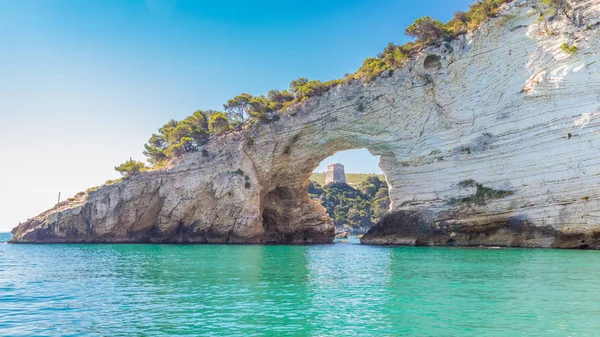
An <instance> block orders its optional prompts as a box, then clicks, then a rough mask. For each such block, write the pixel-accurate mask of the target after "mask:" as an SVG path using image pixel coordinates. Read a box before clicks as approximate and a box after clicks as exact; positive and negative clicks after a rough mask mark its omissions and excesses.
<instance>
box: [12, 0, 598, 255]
mask: <svg viewBox="0 0 600 337" xmlns="http://www.w3.org/2000/svg"><path fill="white" fill-rule="evenodd" d="M538 7H539V2H538V1H523V0H517V1H514V2H513V3H511V4H509V5H506V6H505V7H504V9H503V11H502V14H501V15H500V16H499V17H498V18H496V19H493V20H492V21H490V22H489V23H487V24H485V25H483V26H482V27H481V28H480V29H479V31H478V32H476V33H473V34H469V35H466V36H462V37H460V38H458V39H456V40H454V41H452V42H451V43H443V44H442V45H441V46H439V47H435V48H429V49H427V50H426V51H424V52H422V53H421V54H420V55H419V56H418V57H416V58H415V59H414V60H413V61H411V62H410V64H409V65H408V66H406V67H404V68H402V69H399V70H396V71H394V72H387V73H384V74H382V75H381V76H379V77H378V78H377V79H376V80H375V81H373V82H371V83H362V82H360V81H354V82H350V83H347V84H344V85H340V86H337V87H335V88H333V89H332V90H330V91H329V92H327V93H325V94H323V95H321V96H319V97H315V98H312V99H309V100H307V101H305V102H303V103H301V104H299V105H297V106H295V107H293V108H292V109H291V111H289V112H283V113H280V114H279V115H278V116H277V120H276V121H274V122H271V123H259V124H256V125H253V126H245V127H244V128H243V129H242V130H237V131H234V132H229V133H226V134H222V135H219V136H214V137H213V138H212V139H211V141H210V142H209V143H208V144H207V145H206V146H205V147H204V148H203V150H202V151H199V152H197V153H192V154H187V155H184V156H182V157H180V158H178V159H176V160H175V161H173V162H171V163H170V165H169V167H167V168H165V169H163V170H159V171H153V172H146V173H142V174H138V175H136V176H133V177H131V178H129V179H126V180H124V181H122V182H120V183H117V184H113V185H110V186H105V187H102V188H100V189H98V190H96V191H93V192H89V193H86V194H81V195H78V196H77V198H75V199H73V200H71V201H68V202H65V203H62V204H59V205H57V207H55V208H53V209H51V210H49V211H46V212H45V213H42V214H41V215H39V216H37V217H35V218H32V219H30V220H28V221H27V222H25V223H22V224H20V225H19V226H17V227H16V228H15V229H14V230H13V234H14V237H13V239H12V242H18V243H27V242H169V243H328V242H332V240H333V237H334V227H333V224H332V222H331V220H330V219H329V218H328V216H327V215H326V213H325V211H324V209H323V208H322V207H321V206H320V205H318V204H316V203H315V202H313V201H311V200H310V199H309V198H308V195H307V184H308V178H309V176H310V174H311V172H312V171H313V170H314V169H315V168H316V167H317V166H318V165H319V163H320V162H321V161H322V160H323V159H325V158H327V157H329V156H331V155H333V154H335V153H336V152H338V151H342V150H348V149H355V148H367V149H368V150H369V151H370V152H371V153H372V154H374V155H377V156H380V158H381V159H380V167H381V168H382V170H383V171H384V172H385V175H386V179H387V181H388V184H389V186H390V188H391V189H390V198H391V201H392V204H391V206H390V212H389V213H388V215H386V217H385V218H384V219H383V221H382V222H381V223H380V224H378V225H376V226H375V227H373V228H372V229H371V230H370V231H369V232H368V233H367V234H366V235H365V236H364V237H363V238H362V242H363V243H367V244H403V245H494V246H522V247H561V248H600V190H599V189H598V186H599V185H600V135H599V134H598V132H600V57H599V53H600V3H599V2H598V1H596V0H580V1H578V2H577V4H576V6H575V9H574V10H575V12H574V13H573V16H572V17H571V18H566V17H564V16H563V17H557V18H553V19H552V18H551V19H548V20H539V17H540V10H539V9H538ZM565 43H566V44H567V45H569V46H577V48H578V51H577V52H575V53H573V54H570V53H568V52H566V51H564V50H563V49H564V48H561V45H563V44H565Z"/></svg>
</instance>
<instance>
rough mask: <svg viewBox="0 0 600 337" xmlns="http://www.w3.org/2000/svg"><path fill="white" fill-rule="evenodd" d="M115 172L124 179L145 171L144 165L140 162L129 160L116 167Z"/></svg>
mask: <svg viewBox="0 0 600 337" xmlns="http://www.w3.org/2000/svg"><path fill="white" fill-rule="evenodd" d="M115 170H116V171H118V172H119V173H121V175H122V176H124V177H125V178H129V177H131V176H132V175H135V174H138V173H140V172H143V171H145V170H146V164H144V163H143V162H141V161H135V160H133V159H131V158H130V159H129V160H128V161H126V162H124V163H122V164H121V165H119V166H116V167H115Z"/></svg>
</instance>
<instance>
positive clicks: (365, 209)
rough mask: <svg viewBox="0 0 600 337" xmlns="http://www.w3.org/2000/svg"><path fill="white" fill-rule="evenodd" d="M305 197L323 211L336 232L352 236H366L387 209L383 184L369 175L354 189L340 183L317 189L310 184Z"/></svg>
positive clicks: (388, 203)
mask: <svg viewBox="0 0 600 337" xmlns="http://www.w3.org/2000/svg"><path fill="white" fill-rule="evenodd" d="M308 195H309V196H310V197H311V199H313V200H315V201H317V202H319V203H320V204H321V205H323V207H325V208H326V209H327V214H329V217H330V218H331V219H332V220H333V223H334V225H335V227H336V228H337V229H339V230H345V231H350V232H353V233H364V232H366V231H367V230H368V229H369V228H371V227H372V226H373V225H374V224H376V223H377V222H379V221H380V220H381V218H382V217H383V215H384V214H385V213H386V212H387V210H388V209H389V207H390V198H389V195H388V186H387V183H386V182H385V181H383V180H381V179H380V178H379V177H378V176H373V175H372V176H369V177H367V179H366V180H364V181H363V182H361V183H360V184H358V185H357V186H356V188H354V187H352V186H350V185H348V184H345V183H341V182H334V183H330V184H327V185H321V184H319V183H317V182H314V181H312V180H311V181H310V182H309V185H308Z"/></svg>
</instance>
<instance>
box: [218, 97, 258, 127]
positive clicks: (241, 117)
mask: <svg viewBox="0 0 600 337" xmlns="http://www.w3.org/2000/svg"><path fill="white" fill-rule="evenodd" d="M252 98H253V96H252V95H250V94H246V93H241V94H239V95H237V96H235V97H234V98H232V99H230V100H228V101H227V103H226V104H223V108H224V109H225V111H227V112H228V113H229V118H230V119H231V120H232V121H234V122H241V123H243V122H244V121H245V119H246V115H248V111H249V110H250V102H251V101H252Z"/></svg>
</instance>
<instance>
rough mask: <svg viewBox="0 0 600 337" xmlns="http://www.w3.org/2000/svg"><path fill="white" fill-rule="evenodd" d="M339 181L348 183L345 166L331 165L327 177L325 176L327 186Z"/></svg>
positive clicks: (328, 167)
mask: <svg viewBox="0 0 600 337" xmlns="http://www.w3.org/2000/svg"><path fill="white" fill-rule="evenodd" d="M334 181H339V182H341V183H346V173H345V172H344V165H342V164H331V165H329V166H327V175H326V176H325V184H329V183H332V182H334Z"/></svg>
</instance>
